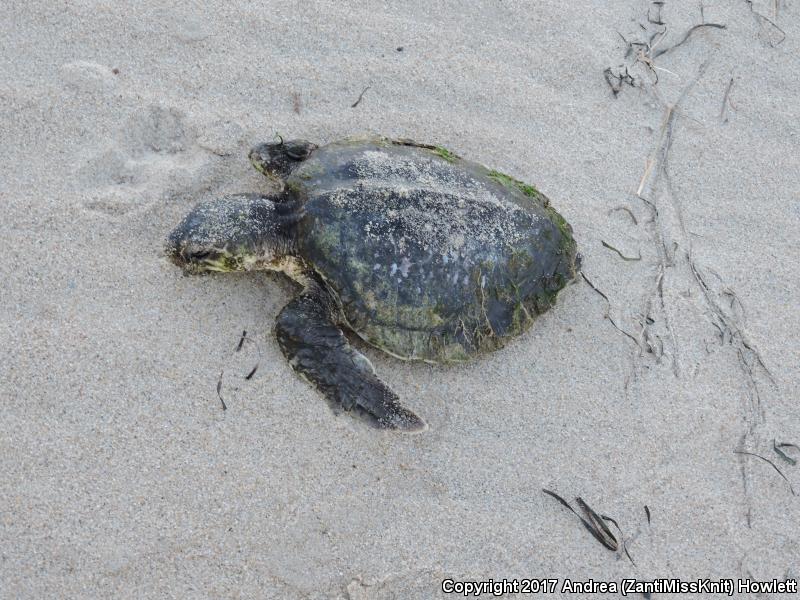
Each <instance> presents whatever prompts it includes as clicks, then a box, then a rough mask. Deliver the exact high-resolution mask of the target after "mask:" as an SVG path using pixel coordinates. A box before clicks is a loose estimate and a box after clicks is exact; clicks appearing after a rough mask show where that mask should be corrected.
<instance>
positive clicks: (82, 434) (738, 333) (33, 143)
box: [0, 0, 800, 600]
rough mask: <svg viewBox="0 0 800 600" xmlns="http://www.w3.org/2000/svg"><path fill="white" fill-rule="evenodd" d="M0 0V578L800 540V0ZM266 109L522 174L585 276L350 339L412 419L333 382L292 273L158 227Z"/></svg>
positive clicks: (245, 185) (559, 570) (512, 565)
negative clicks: (563, 229)
mask: <svg viewBox="0 0 800 600" xmlns="http://www.w3.org/2000/svg"><path fill="white" fill-rule="evenodd" d="M3 12H4V18H3V19H2V20H0V131H2V142H1V143H0V206H2V217H1V218H0V240H1V241H0V244H1V247H2V254H3V260H2V261H0V279H1V280H2V285H0V310H1V311H2V312H0V315H1V318H0V348H1V349H2V361H0V382H1V383H2V387H0V395H1V396H2V401H1V402H0V597H2V598H26V599H27V598H182V599H186V598H289V599H295V598H298V599H299V598H314V599H331V600H332V599H348V600H363V599H388V598H398V599H400V598H413V599H417V598H419V599H428V598H438V597H445V596H444V595H443V593H442V591H441V582H442V580H443V579H447V578H451V579H454V580H456V581H464V580H471V581H484V580H488V579H495V580H500V579H503V578H507V579H513V578H517V579H522V578H559V583H558V589H557V590H556V591H555V593H553V594H551V596H553V597H557V596H559V595H564V596H566V595H567V594H562V593H561V592H560V589H561V586H562V584H563V582H564V580H565V579H566V578H570V579H572V580H578V581H587V580H589V579H592V580H594V581H596V582H601V581H610V582H611V581H613V582H620V581H621V580H622V579H625V578H636V579H641V580H652V579H655V578H680V579H682V580H685V581H693V580H697V579H702V578H710V579H711V580H719V579H725V578H730V579H733V580H734V581H735V580H736V579H737V578H752V579H755V580H772V579H773V578H775V579H778V580H784V579H786V578H789V579H795V578H797V577H798V576H800V508H799V505H798V498H797V496H796V495H795V492H797V493H800V465H797V466H795V465H792V464H791V462H790V460H787V459H786V458H783V457H782V456H781V455H780V454H779V453H778V452H777V451H776V450H775V449H774V446H775V445H776V444H781V443H785V444H800V409H798V404H797V402H798V397H799V395H800V352H799V351H798V343H797V340H798V338H800V322H799V321H798V318H797V316H798V298H800V251H798V248H799V247H800V244H798V231H799V230H800V101H799V100H800V3H799V2H797V1H796V0H778V1H777V2H773V1H764V0H753V1H752V2H748V1H745V0H742V1H733V0H732V1H731V2H699V3H698V2H695V1H692V2H678V1H676V0H666V1H665V2H664V3H655V2H653V3H650V2H646V1H641V0H635V1H629V0H624V1H622V2H603V1H599V0H594V1H592V0H575V1H574V2H562V1H556V0H546V1H536V2H514V1H506V0H503V1H500V0H496V1H481V2H426V1H422V0H409V1H407V2H402V3H379V2H366V1H355V2H334V1H328V2H305V3H293V2H265V3H255V2H244V1H241V0H237V1H234V2H209V3H193V2H174V3H160V2H156V1H155V0H146V1H143V2H135V3H134V2H127V3H112V2H88V1H80V0H76V1H70V2H55V3H54V2H41V1H38V2H23V1H18V0H10V1H6V2H5V4H4V11H3ZM698 25H702V26H700V27H697V26H698ZM715 25H719V26H715ZM720 26H724V27H720ZM607 69H610V70H607ZM365 89H366V91H364V90H365ZM362 91H363V96H361V101H360V102H359V103H358V104H357V105H356V106H353V104H354V103H355V102H356V100H357V99H358V98H359V96H360V95H361V94H362ZM276 133H280V134H281V135H284V136H288V137H305V138H307V139H310V140H314V141H316V142H319V143H326V142H329V141H332V140H335V139H338V138H341V137H344V136H346V135H352V134H357V133H381V134H385V135H389V136H394V137H407V138H412V139H416V140H419V141H424V142H434V143H437V144H441V145H444V146H446V147H448V148H451V149H452V150H453V151H454V152H456V153H458V154H460V155H462V156H464V157H466V158H469V159H471V160H475V161H478V162H481V163H484V164H487V165H489V166H492V167H494V168H497V169H499V170H501V171H504V172H507V173H510V174H511V175H513V176H515V177H517V178H519V179H523V180H525V181H530V182H532V183H535V184H536V185H537V186H538V187H539V188H540V189H541V190H542V191H543V192H544V193H545V194H547V195H548V196H549V197H550V198H551V199H552V201H553V204H554V205H555V206H556V208H557V209H558V210H559V211H560V212H561V213H562V214H563V215H564V216H565V217H566V218H567V219H568V221H569V222H570V223H571V224H572V226H573V228H574V230H575V234H576V238H577V240H578V243H579V245H580V249H581V252H582V254H583V268H584V274H585V275H586V277H587V278H588V280H589V281H590V282H591V284H592V285H591V286H590V285H589V283H587V282H586V281H585V280H583V279H581V280H580V281H579V282H576V283H575V284H574V285H571V286H569V287H568V288H567V289H566V290H565V291H564V292H563V293H562V294H561V295H560V297H559V300H558V303H557V306H556V307H555V308H554V309H553V310H551V311H550V312H548V313H547V314H545V315H544V316H542V317H541V318H540V319H539V321H537V323H536V324H535V326H534V327H533V328H532V329H531V330H530V331H529V332H528V333H527V334H525V335H524V336H522V337H521V338H519V339H517V340H515V341H514V342H513V343H511V344H509V345H508V346H507V347H506V348H504V349H503V350H501V351H498V352H496V353H494V354H492V355H490V356H487V357H485V358H482V359H480V360H477V361H475V362H472V363H469V364H466V365H462V366H457V367H436V366H429V365H425V364H410V363H403V362H400V361H398V360H395V359H392V358H390V357H387V356H384V355H382V354H380V353H379V352H377V351H375V350H372V349H369V348H364V347H363V345H361V346H360V347H361V348H363V349H364V352H365V353H366V354H367V355H368V356H369V358H370V359H371V360H372V361H373V363H374V364H375V366H376V369H377V371H378V373H379V374H380V375H381V377H382V378H383V379H384V380H385V381H386V382H387V383H388V384H389V385H390V386H391V387H392V388H393V389H395V390H396V391H397V392H398V394H399V395H400V397H401V398H402V400H403V402H404V403H405V404H406V405H407V406H409V407H410V408H412V409H413V410H414V411H415V412H417V413H418V414H420V415H421V416H422V417H423V418H424V419H425V420H426V421H427V422H428V423H429V424H430V429H429V431H427V432H425V433H424V434H420V435H411V436H409V435H406V436H403V435H397V434H392V433H385V432H377V431H375V430H372V429H369V428H367V427H364V426H363V424H362V423H360V422H359V421H357V420H355V419H352V418H349V417H348V416H347V415H343V416H338V417H337V416H335V415H334V414H333V413H332V411H331V410H329V408H328V406H327V405H326V404H325V402H324V401H323V400H322V398H321V397H320V396H319V395H318V394H317V392H316V391H315V390H314V389H312V388H311V387H310V386H309V385H308V384H307V383H305V382H304V381H303V380H301V379H300V378H299V377H297V376H295V375H294V374H293V372H292V371H291V369H290V367H289V366H288V364H287V362H286V361H285V360H284V358H283V356H282V354H281V353H280V350H279V348H278V346H277V344H276V342H275V340H274V338H273V335H272V332H271V329H272V325H273V321H274V318H275V316H276V315H277V313H278V311H279V310H280V309H281V307H282V306H283V305H284V304H285V303H286V302H288V301H289V299H290V298H292V296H293V294H294V293H295V288H294V287H293V285H292V284H291V283H290V282H288V280H285V279H282V278H281V277H278V276H272V275H267V274H261V273H256V274H241V275H224V276H209V277H184V276H182V275H181V273H180V272H179V270H178V269H177V268H176V267H175V266H174V265H172V264H170V263H169V262H168V261H167V260H166V259H165V258H164V256H163V254H162V247H163V240H164V237H165V235H166V234H167V233H168V232H169V231H170V229H171V228H172V227H173V226H174V225H175V224H176V223H177V221H178V220H179V219H180V218H181V217H182V216H183V215H184V214H185V213H186V212H187V211H188V210H189V209H190V208H191V207H192V206H193V205H194V204H195V203H196V202H198V201H200V200H204V199H209V198H213V197H216V196H219V195H221V194H224V193H228V192H234V191H252V192H265V191H268V189H269V187H268V183H267V181H266V180H265V179H264V178H263V177H262V176H261V175H260V174H258V173H257V172H255V171H254V170H253V169H252V168H251V167H250V165H249V164H248V162H247V158H246V153H247V149H248V148H249V147H250V146H251V145H252V144H255V143H257V142H259V141H264V140H268V139H271V138H272V137H273V136H274V135H275V134H276ZM243 330H246V331H247V332H248V336H249V337H251V338H252V339H253V340H254V341H253V342H252V343H247V344H245V346H244V348H243V349H242V351H241V352H238V353H237V352H234V349H235V347H236V345H237V343H238V341H239V337H240V335H241V333H242V331H243ZM255 364H258V365H259V368H258V371H257V372H256V374H255V376H254V377H253V378H252V379H251V380H245V379H244V375H245V374H246V373H247V372H248V371H249V370H250V369H251V368H252V367H253V366H254V365H255ZM223 370H224V375H223V378H222V388H221V393H222V394H223V397H224V399H225V401H226V403H227V407H228V408H227V410H226V411H223V410H222V408H221V404H220V401H219V399H218V397H217V389H216V388H217V383H218V380H219V375H220V372H221V371H223ZM778 449H779V450H782V451H783V452H784V454H785V455H786V457H788V459H800V450H798V449H797V448H794V447H791V446H778ZM737 452H738V453H737ZM744 453H752V454H755V455H758V456H753V455H751V454H744ZM767 461H770V462H772V463H773V465H774V467H775V468H773V465H770V464H769V462H767ZM778 470H779V471H780V473H779V472H778ZM543 488H546V489H549V490H552V491H554V492H555V493H557V494H559V495H560V496H562V497H563V498H564V499H565V500H567V501H569V502H571V503H572V505H573V506H575V508H576V510H579V509H578V508H577V505H576V504H575V503H574V498H576V497H578V496H580V497H581V498H583V499H584V500H585V501H586V502H587V503H588V505H589V506H591V507H592V508H593V509H595V510H596V511H597V512H598V513H601V514H603V515H606V516H608V517H611V518H613V519H614V520H615V521H616V523H617V524H618V525H619V529H621V531H622V534H620V533H619V531H618V530H617V529H616V528H615V527H614V526H613V525H612V524H610V525H609V527H610V528H611V531H612V532H613V533H614V535H615V538H616V539H617V542H618V543H617V544H616V545H617V546H618V547H617V550H616V551H613V550H609V549H606V548H604V547H603V545H601V544H600V543H599V542H598V541H597V540H596V539H594V538H593V537H592V536H591V535H590V533H589V531H587V530H586V529H585V528H584V527H583V526H582V525H581V523H580V521H579V520H578V518H577V517H576V516H575V515H573V514H572V513H570V512H569V511H568V510H567V509H566V508H565V507H563V506H562V505H561V504H559V503H558V502H557V501H556V500H555V499H554V498H552V497H549V496H547V495H545V494H544V493H543V492H542V489H543ZM645 506H646V507H647V511H649V521H648V514H647V511H646V509H645ZM622 539H624V544H625V548H626V549H627V552H628V553H629V554H630V559H629V558H628V556H626V554H625V552H624V551H623V548H622V544H621V543H620V540H622ZM634 563H635V564H634ZM615 595H617V594H611V596H612V597H613V596H615ZM745 596H747V595H745ZM752 596H753V597H755V596H754V595H752ZM451 597H455V596H451ZM483 597H490V596H488V595H487V596H483ZM519 597H525V596H524V595H520V596H519ZM583 597H586V595H584V596H583ZM633 597H636V596H635V595H634V596H633ZM638 597H641V595H639V596H638ZM653 597H654V598H658V597H665V596H664V595H659V594H657V593H656V594H653ZM769 597H778V596H777V595H773V596H769Z"/></svg>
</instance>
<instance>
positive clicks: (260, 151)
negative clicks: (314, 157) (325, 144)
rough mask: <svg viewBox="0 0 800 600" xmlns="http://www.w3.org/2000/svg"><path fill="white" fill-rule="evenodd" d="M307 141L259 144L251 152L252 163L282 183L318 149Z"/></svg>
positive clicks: (281, 140)
mask: <svg viewBox="0 0 800 600" xmlns="http://www.w3.org/2000/svg"><path fill="white" fill-rule="evenodd" d="M317 147H318V146H317V145H316V144H312V143H311V142H309V141H306V140H287V141H284V140H283V138H280V139H279V141H277V142H267V143H264V144H259V145H257V146H255V147H253V149H252V150H250V162H251V163H253V166H254V167H255V168H256V169H257V170H258V171H259V172H260V173H263V174H264V175H266V176H267V177H269V178H270V179H272V180H273V181H275V182H282V181H283V180H284V179H286V177H287V176H288V175H289V174H290V173H291V172H292V171H293V170H294V168H295V167H296V166H297V165H298V164H300V163H301V162H303V161H304V160H305V159H306V158H308V157H309V156H310V155H311V153H312V152H313V151H314V150H316V149H317Z"/></svg>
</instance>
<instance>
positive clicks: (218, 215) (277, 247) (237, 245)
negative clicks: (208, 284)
mask: <svg viewBox="0 0 800 600" xmlns="http://www.w3.org/2000/svg"><path fill="white" fill-rule="evenodd" d="M283 221H285V219H283V218H282V217H281V216H280V215H279V210H278V209H277V205H276V204H275V203H274V202H273V201H272V200H270V199H269V198H267V197H266V196H261V195H259V194H236V195H231V196H225V197H223V198H219V199H217V200H211V201H207V202H202V203H200V204H198V205H197V206H196V207H195V208H194V209H193V210H192V211H191V212H190V213H189V214H188V215H186V217H184V219H183V221H181V222H180V224H179V225H178V226H177V227H176V228H175V229H174V230H173V231H172V233H171V234H170V235H169V237H168V238H167V243H166V248H165V250H166V253H167V256H168V257H169V258H170V260H172V262H174V263H175V264H176V265H178V266H179V267H181V268H182V269H183V270H184V271H185V272H186V273H191V274H197V273H206V272H209V271H223V272H227V271H250V270H258V269H269V268H270V264H271V263H272V262H273V261H275V260H276V259H278V258H280V257H281V256H283V255H284V254H285V253H286V252H287V249H288V246H289V244H288V242H287V241H286V240H287V239H288V236H286V235H285V232H284V231H283V230H284V229H285V227H284V226H283V225H282V222H283Z"/></svg>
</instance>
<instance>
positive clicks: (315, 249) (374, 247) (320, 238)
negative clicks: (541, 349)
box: [167, 137, 580, 431]
mask: <svg viewBox="0 0 800 600" xmlns="http://www.w3.org/2000/svg"><path fill="white" fill-rule="evenodd" d="M250 160H251V162H252V163H253V165H254V166H255V167H256V168H257V169H258V170H259V171H261V172H262V173H263V174H264V175H266V176H268V177H269V178H270V179H271V180H272V181H273V182H275V183H277V184H278V186H279V188H280V191H278V192H276V193H273V194H270V195H262V194H236V195H230V196H226V197H223V198H221V199H217V200H212V201H208V202H203V203H201V204H199V205H198V206H197V207H195V208H194V210H192V211H191V212H190V213H189V214H188V215H187V216H186V217H185V218H184V220H183V221H182V222H181V223H180V225H178V227H177V228H176V229H175V230H174V231H173V232H172V234H171V235H170V236H169V239H168V242H167V253H168V255H169V256H170V257H171V259H172V260H173V261H174V262H175V263H176V264H178V265H179V266H181V267H182V268H183V269H184V270H185V271H187V272H189V273H201V272H208V271H243V270H245V271H247V270H258V269H262V270H271V271H282V272H283V273H285V274H287V275H288V276H289V277H291V278H292V279H294V280H295V281H297V282H298V283H299V284H300V286H302V291H301V292H300V293H299V295H298V296H297V297H296V298H295V299H294V300H292V301H291V302H290V303H289V304H287V305H286V307H284V308H283V310H282V311H281V312H280V314H279V315H278V317H277V320H276V325H275V333H276V336H277V339H278V344H279V346H280V348H281V350H282V351H283V353H284V354H285V355H286V358H287V359H288V360H289V363H290V364H291V366H292V367H293V368H294V370H295V371H298V372H299V373H300V374H301V375H302V376H304V377H305V378H306V379H307V380H309V381H310V382H311V383H313V384H314V385H316V387H317V388H318V389H319V390H320V391H321V392H322V393H323V394H324V395H325V396H326V398H327V399H328V400H329V402H330V403H331V404H332V406H333V407H334V408H335V409H336V408H343V409H345V410H351V409H355V410H356V411H358V412H359V413H360V414H362V415H365V416H367V417H368V418H369V420H370V421H371V422H372V423H374V424H376V425H377V426H379V427H383V428H389V429H400V430H404V431H419V430H421V429H424V428H425V424H424V422H423V420H422V419H421V418H419V417H418V416H417V415H415V414H414V413H413V412H411V411H410V410H408V409H406V408H403V407H402V406H401V405H400V403H399V402H398V397H397V395H395V393H394V392H392V390H390V389H389V388H388V387H387V386H386V385H384V384H383V383H382V382H381V381H380V380H379V379H378V377H377V376H376V374H375V370H374V368H373V366H372V364H371V363H370V361H369V360H368V359H367V358H366V357H365V356H364V355H363V354H361V353H360V352H358V351H357V350H356V349H354V348H353V347H352V346H351V345H350V343H349V342H348V339H347V337H346V336H345V334H344V331H349V332H353V333H355V334H356V335H358V336H359V337H360V338H361V339H363V340H364V341H366V342H367V343H368V344H370V345H372V346H375V347H377V348H379V349H381V350H383V351H385V352H387V353H389V354H391V355H392V356H395V357H397V358H401V359H409V360H423V361H429V362H457V361H463V360H466V359H469V358H471V357H474V356H476V355H479V354H482V353H485V352H488V351H491V350H494V349H496V348H499V347H500V346H502V345H503V344H504V343H505V342H506V341H507V340H508V339H509V338H511V337H512V336H516V335H518V334H520V333H522V332H523V331H525V330H526V329H527V328H528V326H529V325H530V324H531V323H532V322H533V320H534V319H535V318H536V317H537V315H539V314H541V313H542V312H544V311H545V310H547V309H548V308H549V307H550V306H551V305H552V304H553V303H554V301H555V298H556V294H557V293H558V292H559V290H561V289H562V288H563V287H564V286H565V285H566V284H567V283H568V282H569V281H570V280H572V279H573V278H575V276H576V274H577V272H578V269H579V266H580V255H579V254H578V253H577V249H576V244H575V240H574V239H573V237H572V228H571V227H570V226H569V225H568V224H567V222H566V221H565V220H564V218H563V217H562V216H561V215H559V214H558V213H557V212H556V211H555V210H554V209H553V207H552V206H550V202H549V201H548V199H547V198H546V197H545V196H544V195H543V194H542V193H541V192H539V191H538V190H537V189H536V188H534V187H533V186H531V185H528V184H525V183H522V182H521V181H518V180H516V179H514V178H512V177H510V176H508V175H504V174H503V173H500V172H498V171H494V170H491V169H487V168H486V167H483V166H481V165H479V164H476V163H474V162H470V161H467V160H464V159H462V158H461V157H459V156H457V155H455V154H453V153H452V152H450V151H448V150H446V149H444V148H442V147H440V146H432V145H427V144H419V143H416V142H413V141H410V140H396V139H390V138H386V137H369V138H359V139H355V138H349V139H345V140H341V141H337V142H333V143H330V144H328V145H326V146H322V147H318V146H317V145H315V144H312V143H310V142H307V141H304V140H293V141H286V142H284V141H283V140H278V141H275V142H269V143H264V144H260V145H258V146H256V147H255V148H253V149H252V150H251V151H250Z"/></svg>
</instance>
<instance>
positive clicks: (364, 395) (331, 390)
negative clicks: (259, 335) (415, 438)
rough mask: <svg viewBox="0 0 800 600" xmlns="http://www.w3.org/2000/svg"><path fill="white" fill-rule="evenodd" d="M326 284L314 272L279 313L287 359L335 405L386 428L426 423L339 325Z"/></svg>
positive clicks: (418, 427) (277, 328) (407, 429)
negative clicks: (295, 296)
mask: <svg viewBox="0 0 800 600" xmlns="http://www.w3.org/2000/svg"><path fill="white" fill-rule="evenodd" d="M323 286H324V284H322V283H321V282H318V281H316V280H315V278H312V279H311V280H310V282H309V283H308V284H307V285H306V286H305V289H304V290H303V292H302V294H301V295H300V296H298V297H297V298H295V299H294V300H292V301H291V302H290V303H289V304H287V305H286V306H285V307H284V308H283V310H282V311H281V312H280V314H279V315H278V318H277V322H276V325H275V333H276V335H277V338H278V344H279V345H280V348H281V350H282V351H283V353H284V355H285V356H286V358H287V359H288V360H289V364H291V365H292V368H293V369H294V370H296V371H298V372H299V373H300V374H301V375H303V376H304V377H305V378H306V379H308V380H309V381H310V382H311V383H313V384H314V385H315V386H316V387H317V389H319V391H320V392H322V393H323V394H324V395H325V397H326V398H327V399H328V400H329V401H330V402H331V403H332V404H333V406H334V408H336V407H341V408H343V409H344V410H348V411H349V410H353V409H355V410H358V411H359V412H362V413H363V414H364V415H365V416H366V417H367V418H368V419H369V420H370V421H371V422H372V423H373V424H375V425H376V426H377V427H380V428H383V429H397V430H401V431H405V432H409V433H410V432H417V431H422V430H423V429H425V428H426V425H425V422H424V421H423V420H422V419H420V418H419V417H418V416H417V415H415V414H414V413H413V412H411V411H410V410H408V409H406V408H403V407H402V406H401V405H400V403H399V401H398V398H397V395H396V394H395V393H394V392H393V391H392V390H390V389H389V388H388V387H386V385H385V384H384V383H383V382H382V381H381V380H380V379H378V377H377V376H376V375H375V369H374V368H373V366H372V363H370V361H369V360H368V359H367V357H365V356H364V355H363V354H361V353H360V352H358V351H357V350H356V349H354V348H353V347H352V346H351V345H350V343H349V342H348V341H347V338H346V337H345V335H344V333H343V332H342V330H341V329H340V328H339V327H337V326H336V324H335V317H336V314H337V310H336V303H335V301H334V300H333V298H332V297H331V295H330V293H329V292H327V290H325V289H324V287H323Z"/></svg>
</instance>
